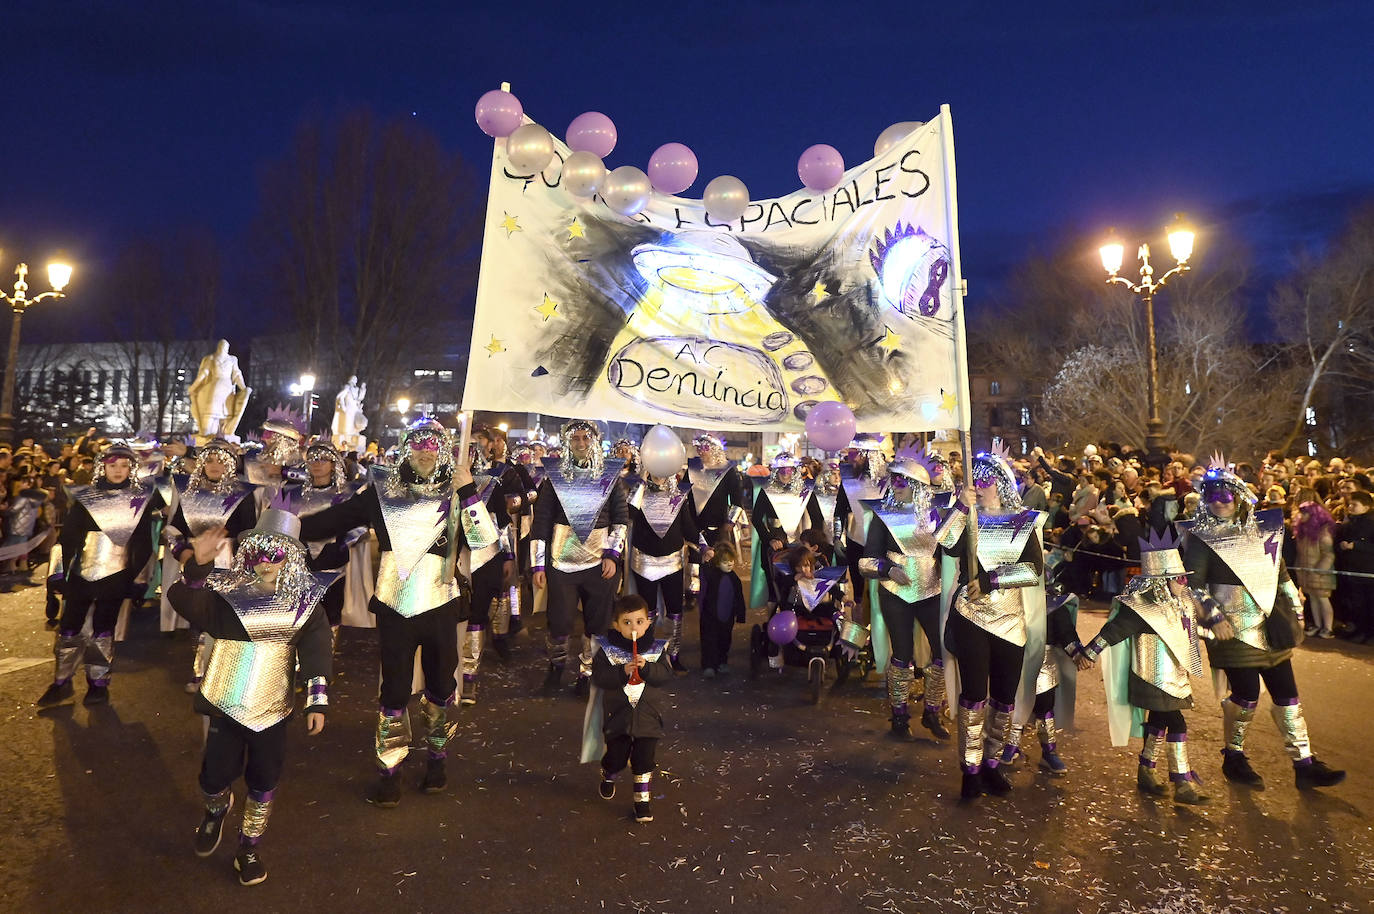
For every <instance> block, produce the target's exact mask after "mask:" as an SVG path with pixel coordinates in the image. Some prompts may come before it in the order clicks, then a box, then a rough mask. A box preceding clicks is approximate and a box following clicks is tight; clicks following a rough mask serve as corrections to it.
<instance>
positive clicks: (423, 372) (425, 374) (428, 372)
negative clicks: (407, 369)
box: [415, 368, 435, 378]
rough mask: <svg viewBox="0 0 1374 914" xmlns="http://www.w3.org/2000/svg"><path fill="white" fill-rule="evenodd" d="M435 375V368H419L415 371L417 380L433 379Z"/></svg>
mask: <svg viewBox="0 0 1374 914" xmlns="http://www.w3.org/2000/svg"><path fill="white" fill-rule="evenodd" d="M434 374H435V372H434V369H433V368H417V369H415V377H417V378H432V377H434Z"/></svg>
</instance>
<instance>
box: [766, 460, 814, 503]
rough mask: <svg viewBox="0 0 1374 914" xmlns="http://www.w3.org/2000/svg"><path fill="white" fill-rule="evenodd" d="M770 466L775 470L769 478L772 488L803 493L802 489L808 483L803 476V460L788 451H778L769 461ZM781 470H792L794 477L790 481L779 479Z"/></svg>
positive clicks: (796, 493) (794, 493)
mask: <svg viewBox="0 0 1374 914" xmlns="http://www.w3.org/2000/svg"><path fill="white" fill-rule="evenodd" d="M768 468H769V469H770V470H772V471H773V472H772V474H771V476H770V478H769V480H768V485H769V487H770V488H774V489H778V490H781V491H785V492H790V493H792V494H793V495H800V494H801V491H802V489H803V488H804V487H805V485H806V480H805V479H804V478H802V474H801V461H799V460H798V459H797V458H796V457H794V456H793V455H791V454H789V453H788V452H787V451H778V453H777V455H776V456H774V457H773V459H772V460H771V461H769V463H768ZM779 470H791V471H792V479H791V480H790V481H788V482H783V481H782V480H780V479H778V471H779Z"/></svg>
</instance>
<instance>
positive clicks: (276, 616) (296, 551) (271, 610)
mask: <svg viewBox="0 0 1374 914" xmlns="http://www.w3.org/2000/svg"><path fill="white" fill-rule="evenodd" d="M226 534H227V530H226V528H224V527H218V528H212V529H210V530H207V531H204V532H202V533H201V534H199V535H198V536H196V537H195V538H194V539H193V540H192V549H193V550H194V557H193V559H192V561H191V562H189V563H188V564H187V565H186V570H185V580H184V581H183V582H178V583H176V584H174V585H172V587H171V592H170V594H169V596H170V598H171V601H172V605H173V606H174V607H175V608H176V610H177V612H179V613H181V614H182V615H184V616H185V617H186V618H187V619H188V620H189V621H190V622H191V624H192V625H194V626H195V627H196V628H199V629H201V630H203V631H206V632H208V633H209V634H210V635H211V636H212V637H213V638H214V645H213V647H212V648H211V650H210V661H209V664H208V665H207V666H206V670H205V678H204V680H203V681H202V682H201V684H200V691H199V692H198V693H197V694H196V710H197V711H199V712H200V713H202V714H206V715H208V716H209V718H210V727H209V730H208V732H207V734H206V738H205V752H204V756H203V758H202V761H201V766H200V789H201V794H202V796H203V797H204V802H205V814H204V816H203V818H202V819H201V823H200V828H199V829H197V831H196V840H195V850H196V856H198V857H209V856H210V855H211V854H213V853H214V852H215V849H216V848H218V847H219V843H220V838H221V836H222V835H223V832H224V820H225V818H226V817H227V815H228V813H229V809H230V807H232V806H233V804H234V797H233V783H234V781H236V780H238V778H239V776H240V775H242V777H243V779H244V784H245V785H246V786H247V788H248V794H247V796H246V797H245V798H244V804H243V823H242V825H240V827H239V842H238V852H237V854H236V855H235V857H234V869H235V870H237V871H238V874H239V882H240V883H242V884H243V885H257V884H258V883H260V882H262V881H263V880H264V879H266V878H267V869H266V867H265V866H264V865H263V862H262V857H261V855H260V852H259V847H258V845H259V842H260V841H261V840H262V836H263V833H264V832H265V831H266V830H267V820H268V818H269V817H270V815H271V812H272V801H273V798H274V797H275V795H276V791H277V784H278V782H279V781H280V779H281V773H282V769H283V768H284V766H285V762H286V727H287V724H288V723H289V722H290V719H291V716H292V714H293V713H294V712H295V705H296V695H295V688H294V679H295V671H296V669H297V665H298V664H299V668H300V676H301V679H302V680H303V681H304V683H305V692H306V699H305V709H306V727H307V729H308V730H309V732H310V733H311V734H316V733H319V732H320V731H321V730H323V729H324V712H325V710H326V708H327V707H328V705H329V676H330V654H331V651H330V640H331V639H330V636H329V623H328V621H327V619H326V618H325V615H324V613H323V612H322V611H321V610H320V607H319V604H320V600H321V598H322V597H323V596H324V592H325V587H326V586H327V584H328V582H329V578H325V579H321V578H317V577H316V576H315V575H314V574H312V573H311V571H310V570H309V568H308V567H307V566H306V556H307V552H306V550H305V547H304V546H303V545H302V544H301V542H300V540H299V539H298V536H299V534H300V520H299V519H298V518H297V517H296V516H295V515H294V514H292V513H291V512H290V510H289V505H288V504H287V503H286V502H285V501H283V500H277V501H274V502H272V503H271V505H270V506H269V507H268V508H267V509H266V510H265V511H263V513H262V517H261V518H260V519H259V521H258V525H257V527H255V528H254V529H253V530H252V531H251V532H250V533H249V534H248V535H247V536H246V537H244V539H243V542H241V543H240V544H239V547H238V550H237V552H236V553H235V555H234V564H233V566H232V567H231V568H228V569H219V570H216V569H215V567H214V564H213V562H214V557H215V553H216V551H217V550H218V549H219V548H220V546H221V544H222V543H223V542H224V537H225V536H226ZM330 577H331V578H332V577H333V575H331V576H330Z"/></svg>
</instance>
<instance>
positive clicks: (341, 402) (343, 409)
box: [332, 375, 367, 453]
mask: <svg viewBox="0 0 1374 914" xmlns="http://www.w3.org/2000/svg"><path fill="white" fill-rule="evenodd" d="M365 399H367V384H362V385H359V384H358V376H357V375H350V376H349V378H348V383H347V384H345V385H344V386H343V390H340V391H339V392H338V394H337V395H335V397H334V422H333V426H332V431H333V433H334V446H335V447H337V448H338V449H339V450H341V451H357V452H358V453H362V451H363V449H364V448H366V447H367V438H365V437H364V436H363V435H362V431H363V429H365V428H367V416H364V415H363V400H365Z"/></svg>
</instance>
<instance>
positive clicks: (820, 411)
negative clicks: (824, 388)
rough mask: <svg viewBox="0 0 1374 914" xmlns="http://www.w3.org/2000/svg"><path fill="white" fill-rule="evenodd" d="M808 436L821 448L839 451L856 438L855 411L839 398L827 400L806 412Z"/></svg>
mask: <svg viewBox="0 0 1374 914" xmlns="http://www.w3.org/2000/svg"><path fill="white" fill-rule="evenodd" d="M806 436H807V437H808V438H810V439H811V441H812V442H813V443H815V445H816V446H817V447H819V448H822V449H823V450H827V451H838V450H839V449H840V448H842V447H847V446H848V445H849V442H851V441H853V440H854V413H853V411H852V410H850V408H849V407H848V406H845V405H844V404H843V403H840V402H839V401H837V400H826V401H824V402H822V403H817V404H816V405H815V406H813V407H811V411H810V412H809V413H807V414H806Z"/></svg>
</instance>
